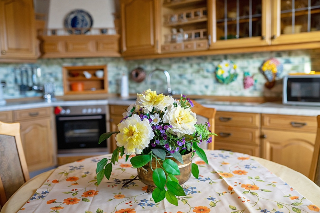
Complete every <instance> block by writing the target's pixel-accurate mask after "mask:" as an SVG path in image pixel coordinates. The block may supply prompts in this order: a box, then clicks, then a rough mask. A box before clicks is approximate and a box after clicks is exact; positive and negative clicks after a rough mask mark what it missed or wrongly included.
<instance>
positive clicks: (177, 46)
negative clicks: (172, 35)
mask: <svg viewBox="0 0 320 213" xmlns="http://www.w3.org/2000/svg"><path fill="white" fill-rule="evenodd" d="M182 50H183V43H179V44H171V51H172V52H175V51H182Z"/></svg>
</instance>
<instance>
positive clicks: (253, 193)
mask: <svg viewBox="0 0 320 213" xmlns="http://www.w3.org/2000/svg"><path fill="white" fill-rule="evenodd" d="M250 194H252V195H255V196H257V195H258V193H256V192H250Z"/></svg>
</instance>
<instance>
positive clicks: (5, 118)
mask: <svg viewBox="0 0 320 213" xmlns="http://www.w3.org/2000/svg"><path fill="white" fill-rule="evenodd" d="M0 121H1V122H5V123H12V121H13V120H12V111H4V112H0Z"/></svg>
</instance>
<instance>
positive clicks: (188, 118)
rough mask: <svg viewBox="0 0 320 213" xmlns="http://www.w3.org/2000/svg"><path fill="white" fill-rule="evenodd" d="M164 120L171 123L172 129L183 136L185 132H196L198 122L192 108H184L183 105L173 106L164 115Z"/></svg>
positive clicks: (179, 135)
mask: <svg viewBox="0 0 320 213" xmlns="http://www.w3.org/2000/svg"><path fill="white" fill-rule="evenodd" d="M163 122H165V123H169V124H170V125H171V126H172V128H171V131H172V132H173V133H174V134H176V135H178V137H181V136H183V135H185V134H188V135H189V134H193V133H194V132H195V130H196V129H195V126H194V125H195V124H196V122H197V118H196V114H195V113H194V112H192V111H191V109H190V108H187V109H184V108H182V107H181V106H177V107H171V108H170V109H169V110H168V111H167V112H166V113H165V114H164V116H163Z"/></svg>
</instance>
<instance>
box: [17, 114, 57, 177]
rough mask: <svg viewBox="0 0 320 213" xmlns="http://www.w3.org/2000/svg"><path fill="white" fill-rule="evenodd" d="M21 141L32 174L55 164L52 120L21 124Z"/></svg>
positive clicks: (45, 119)
mask: <svg viewBox="0 0 320 213" xmlns="http://www.w3.org/2000/svg"><path fill="white" fill-rule="evenodd" d="M20 125H21V126H20V128H21V131H20V134H21V141H22V146H23V150H24V154H25V156H26V161H27V165H28V169H29V171H30V172H32V171H35V170H39V169H44V168H47V167H50V166H54V164H55V159H54V158H55V151H54V146H53V143H52V141H53V134H52V129H51V119H50V118H42V119H37V120H33V121H21V122H20Z"/></svg>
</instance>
